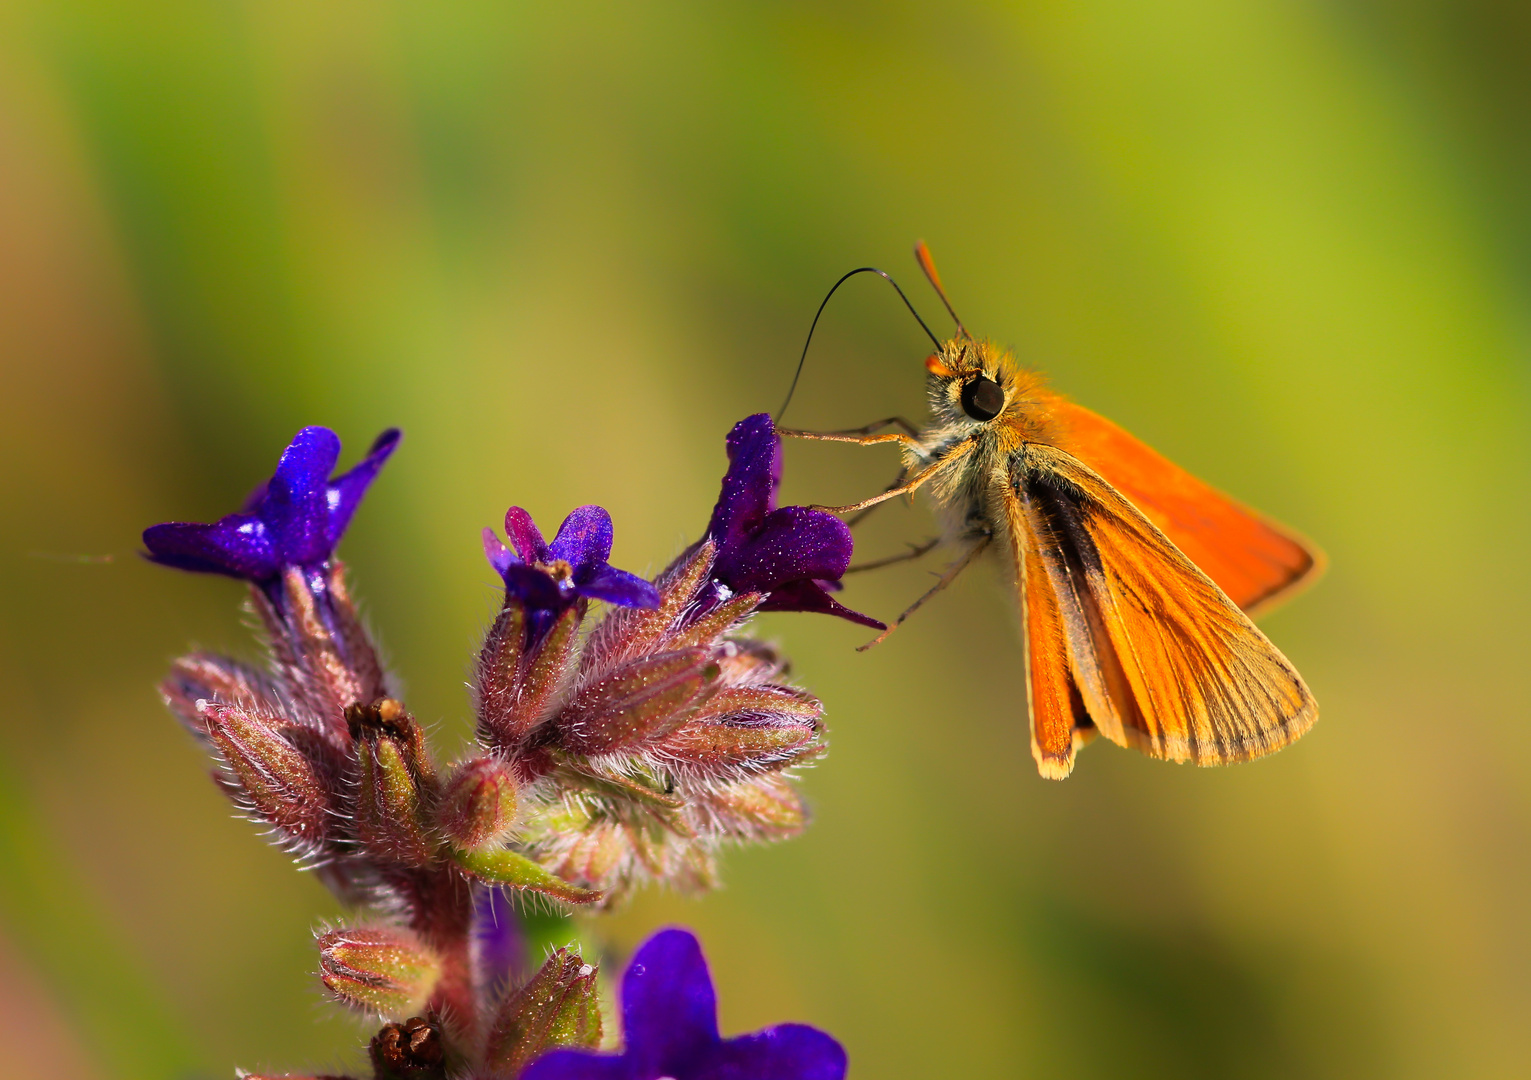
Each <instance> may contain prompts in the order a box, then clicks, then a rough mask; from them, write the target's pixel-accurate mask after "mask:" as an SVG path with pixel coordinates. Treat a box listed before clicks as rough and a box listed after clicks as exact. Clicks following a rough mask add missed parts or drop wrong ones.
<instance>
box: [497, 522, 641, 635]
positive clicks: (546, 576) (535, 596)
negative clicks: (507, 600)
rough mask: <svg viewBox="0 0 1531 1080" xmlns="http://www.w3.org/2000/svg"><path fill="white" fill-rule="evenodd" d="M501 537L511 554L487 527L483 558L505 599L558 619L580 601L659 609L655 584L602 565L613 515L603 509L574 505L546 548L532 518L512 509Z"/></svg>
mask: <svg viewBox="0 0 1531 1080" xmlns="http://www.w3.org/2000/svg"><path fill="white" fill-rule="evenodd" d="M505 535H506V536H508V537H510V542H511V544H512V545H513V546H514V547H515V550H514V551H512V550H511V549H510V548H507V547H506V546H505V545H504V544H502V543H500V538H499V537H498V536H496V535H495V534H494V530H493V529H485V530H484V554H485V555H487V556H488V557H489V564H490V565H491V566H493V567H494V568H495V570H496V571H497V572H498V573H499V575H500V577H502V578H504V579H505V592H506V595H508V596H514V597H515V598H516V599H518V600H520V601H521V602H522V603H523V604H525V605H526V607H527V610H529V611H532V612H544V613H548V615H551V616H557V615H558V614H559V613H561V612H563V611H564V610H565V609H566V608H568V607H569V606H570V605H571V604H573V603H574V602H575V600H577V599H578V598H580V597H587V598H589V599H591V600H604V601H606V602H607V603H608V604H615V605H617V606H618V607H637V608H653V607H658V606H659V592H658V590H656V589H655V588H654V586H653V585H650V584H649V583H648V582H647V581H644V580H643V579H642V578H641V577H639V576H638V575H636V574H629V573H628V572H627V571H626V570H618V569H617V568H616V567H614V566H612V565H611V564H610V563H609V562H607V561H606V560H607V558H608V557H609V556H610V555H611V515H610V514H608V513H607V512H606V511H605V509H604V508H602V507H599V506H580V507H576V508H575V509H574V510H573V511H572V512H571V513H570V514H569V516H568V517H566V518H564V520H563V524H562V525H560V526H559V527H558V535H557V536H555V537H553V542H552V543H551V544H550V543H548V542H547V541H546V540H544V539H543V538H542V533H540V532H538V531H537V526H536V525H535V524H533V523H532V516H531V515H530V514H528V513H527V512H526V511H525V510H523V509H521V508H520V507H519V506H512V507H511V508H510V509H509V510H508V511H506V513H505ZM545 617H546V616H545Z"/></svg>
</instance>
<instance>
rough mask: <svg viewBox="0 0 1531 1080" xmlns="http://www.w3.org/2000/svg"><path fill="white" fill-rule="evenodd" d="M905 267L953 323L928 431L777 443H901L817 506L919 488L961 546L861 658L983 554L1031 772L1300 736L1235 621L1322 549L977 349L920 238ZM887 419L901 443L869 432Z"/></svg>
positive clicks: (992, 352)
mask: <svg viewBox="0 0 1531 1080" xmlns="http://www.w3.org/2000/svg"><path fill="white" fill-rule="evenodd" d="M915 255H916V257H917V258H918V259H919V261H920V266H921V268H922V269H923V270H924V271H925V275H926V277H928V278H929V279H930V283H931V284H932V285H933V286H934V287H935V289H936V292H937V294H938V295H939V296H940V297H941V301H942V303H944V304H945V305H946V308H947V310H948V311H949V312H951V315H952V318H953V319H954V320H955V321H956V323H957V335H956V336H955V337H953V338H952V339H951V340H949V341H946V342H944V343H943V342H941V341H939V340H938V339H936V338H935V336H934V335H933V334H932V335H931V339H932V340H933V341H935V342H936V346H937V352H936V353H935V354H934V355H932V356H931V357H930V358H929V359H927V360H926V361H925V367H926V369H927V370H928V371H929V373H930V374H929V377H928V379H927V387H928V390H929V394H930V403H931V411H932V414H933V417H932V422H931V424H930V426H929V427H928V428H926V429H925V430H924V431H923V432H917V431H916V430H915V429H914V428H913V426H912V425H910V424H909V423H908V422H907V421H904V420H901V419H899V418H896V417H895V418H890V419H888V420H884V421H881V422H879V423H876V424H871V425H868V426H867V427H865V428H861V429H857V430H855V431H842V432H807V431H792V430H787V429H782V431H781V433H782V434H783V435H792V436H797V437H800V438H809V439H825V440H830V441H839V442H854V443H858V444H860V445H863V446H866V445H873V444H877V443H885V442H896V443H898V444H900V446H901V447H902V450H903V458H904V471H903V473H902V474H901V475H900V477H899V479H898V480H897V481H895V483H894V484H893V485H892V486H891V487H889V488H888V490H886V491H884V492H883V493H882V494H880V495H877V496H874V497H872V498H870V499H864V500H862V501H861V502H858V503H854V504H852V505H850V506H838V507H824V508H823V509H827V510H831V511H834V512H836V513H851V512H854V511H864V510H867V509H869V508H870V507H872V506H875V505H877V504H879V503H881V502H884V501H886V500H888V499H892V498H894V497H896V496H899V495H912V494H913V493H914V492H915V491H917V490H919V489H920V488H925V489H926V490H927V491H929V492H930V493H931V494H932V495H933V496H934V498H935V501H936V503H937V505H938V507H939V509H940V510H941V512H942V516H943V517H944V518H945V521H946V526H947V528H946V536H945V539H946V540H947V541H948V542H952V543H955V544H957V545H959V546H961V547H962V548H963V552H962V554H961V556H960V557H959V558H958V559H957V561H956V562H955V563H954V564H953V565H952V566H951V567H950V569H948V570H947V571H946V573H945V574H944V575H943V576H942V578H941V580H940V581H939V582H938V583H937V584H936V585H935V586H934V587H933V588H932V589H931V590H930V591H929V592H928V593H926V594H925V596H923V597H921V598H920V600H918V601H917V602H916V603H915V604H914V605H913V606H911V607H910V608H909V609H908V610H907V611H905V612H904V613H903V614H902V615H900V616H899V618H898V620H897V621H896V622H895V623H894V624H893V626H892V627H890V628H889V629H888V631H886V632H885V633H884V634H883V635H882V636H881V637H879V638H877V639H876V640H875V641H872V642H869V643H868V645H866V646H863V648H869V647H870V646H871V645H875V644H877V642H878V641H881V640H882V639H883V638H885V637H886V636H887V635H888V634H889V633H892V631H893V630H894V629H896V628H897V627H898V625H899V624H900V623H902V622H903V621H904V619H906V618H908V617H909V615H910V614H911V613H913V612H914V610H915V609H916V608H918V607H919V606H920V604H922V603H924V602H925V600H927V599H929V598H930V597H931V596H933V595H934V594H935V593H936V592H938V591H940V590H941V589H943V588H945V587H946V586H947V585H949V584H950V583H951V581H952V580H953V579H955V578H956V576H957V575H958V574H959V573H961V572H962V570H963V569H965V568H966V567H967V566H968V565H970V564H971V563H972V562H973V560H974V559H976V558H977V557H978V556H979V555H980V554H981V553H982V552H984V551H985V550H987V549H989V548H990V547H991V546H993V547H997V548H998V549H999V551H1000V552H1001V554H1002V558H1003V560H1004V565H1005V567H1006V570H1007V571H1008V572H1010V573H1013V575H1014V581H1015V589H1016V595H1017V597H1018V599H1019V602H1020V608H1021V612H1022V620H1023V630H1022V641H1023V644H1024V649H1025V656H1026V662H1027V664H1028V667H1029V673H1030V678H1029V680H1028V682H1027V690H1028V694H1027V697H1028V705H1029V708H1030V714H1031V751H1032V756H1033V757H1035V758H1036V761H1037V768H1038V770H1039V771H1040V772H1041V774H1042V775H1043V776H1045V777H1051V778H1054V779H1062V778H1064V777H1066V776H1068V775H1069V773H1070V772H1071V771H1072V770H1073V768H1074V754H1075V752H1076V751H1077V750H1078V748H1079V747H1080V746H1082V745H1083V744H1084V743H1086V742H1088V741H1089V740H1090V739H1091V738H1093V737H1094V736H1095V735H1096V734H1097V733H1099V734H1102V735H1104V736H1105V737H1106V738H1108V739H1110V740H1111V741H1112V742H1114V743H1118V744H1120V745H1122V746H1130V747H1133V748H1134V749H1137V750H1141V751H1142V752H1143V753H1145V754H1148V755H1149V756H1150V757H1156V758H1166V759H1169V760H1171V761H1192V762H1195V763H1196V764H1198V765H1222V764H1226V763H1229V762H1234V761H1247V760H1249V759H1251V758H1257V757H1261V756H1262V755H1265V754H1269V753H1272V752H1273V751H1276V750H1279V749H1280V748H1281V747H1283V746H1285V745H1287V744H1288V743H1290V742H1292V741H1293V740H1295V739H1296V738H1297V737H1298V736H1300V735H1302V734H1303V732H1305V731H1307V730H1308V728H1310V727H1312V726H1313V722H1314V721H1315V720H1316V719H1317V718H1318V703H1317V702H1316V701H1314V700H1313V695H1312V694H1311V693H1310V692H1309V691H1308V688H1307V686H1306V685H1305V684H1304V683H1303V681H1302V676H1300V675H1299V674H1298V673H1297V670H1296V669H1295V668H1294V667H1293V666H1292V664H1291V662H1290V661H1288V660H1287V658H1286V657H1285V656H1283V655H1282V654H1281V651H1280V650H1279V649H1277V648H1276V647H1275V646H1274V645H1272V644H1271V642H1270V640H1269V639H1268V638H1266V636H1265V635H1264V634H1262V633H1261V632H1260V631H1259V629H1257V628H1256V627H1255V624H1254V623H1253V622H1251V621H1250V619H1249V615H1248V614H1247V613H1248V612H1251V611H1254V610H1256V609H1260V608H1265V607H1267V606H1269V605H1270V604H1272V603H1273V602H1274V601H1276V600H1277V599H1279V598H1284V597H1287V596H1290V595H1291V594H1292V593H1293V592H1294V590H1296V589H1297V588H1298V587H1299V586H1301V585H1305V584H1308V583H1310V582H1311V581H1313V580H1314V578H1315V577H1316V576H1317V575H1318V573H1319V572H1320V570H1321V569H1322V565H1323V556H1322V554H1321V553H1320V552H1319V551H1318V550H1317V549H1316V548H1314V547H1313V546H1312V545H1311V544H1309V543H1307V542H1306V541H1304V540H1302V539H1300V538H1299V537H1297V536H1295V535H1293V534H1292V533H1290V532H1288V531H1287V530H1285V529H1283V528H1281V527H1280V526H1278V525H1276V524H1274V523H1273V522H1271V521H1268V520H1267V519H1265V518H1264V517H1262V516H1260V515H1259V514H1257V513H1255V512H1254V511H1253V510H1250V509H1249V508H1247V507H1244V506H1241V505H1240V504H1238V503H1236V502H1234V501H1233V500H1232V499H1230V498H1228V497H1227V496H1226V495H1223V494H1222V493H1221V492H1219V491H1217V490H1215V489H1213V488H1212V487H1210V486H1209V485H1207V484H1205V483H1203V482H1202V481H1200V480H1198V479H1196V477H1194V476H1192V475H1191V474H1190V473H1188V472H1186V471H1185V470H1184V469H1181V468H1179V467H1178V466H1176V465H1174V464H1172V463H1171V462H1170V461H1168V460H1167V459H1165V458H1164V457H1162V456H1160V455H1159V454H1157V453H1156V452H1154V451H1153V450H1152V449H1150V448H1149V447H1148V446H1146V445H1144V444H1143V443H1141V442H1139V441H1138V440H1137V439H1135V438H1133V437H1132V436H1131V435H1129V434H1127V432H1125V431H1123V430H1122V429H1121V428H1119V427H1117V426H1116V425H1115V424H1113V423H1111V422H1110V421H1109V420H1106V419H1104V418H1103V417H1100V416H1097V415H1096V414H1095V413H1093V412H1091V411H1090V410H1088V409H1086V408H1084V407H1083V406H1080V405H1075V404H1074V403H1073V402H1071V401H1068V400H1067V399H1065V398H1063V397H1062V396H1061V395H1059V394H1057V393H1056V392H1054V391H1052V390H1049V389H1048V388H1047V387H1046V386H1045V385H1044V384H1043V382H1042V380H1041V378H1040V377H1039V376H1038V375H1036V374H1035V373H1033V372H1029V371H1025V370H1022V369H1021V368H1020V367H1019V366H1018V365H1017V364H1016V362H1015V359H1014V358H1013V357H1012V356H1011V355H1010V354H1009V353H1008V352H1006V351H1005V350H1003V349H1001V348H999V347H998V346H996V345H994V344H992V343H990V342H987V341H979V340H976V339H975V338H974V337H973V336H972V335H971V334H969V333H968V332H967V329H966V328H965V327H964V326H963V325H962V320H960V319H958V318H957V314H956V312H955V311H952V306H951V303H950V302H949V301H948V300H947V298H946V293H945V291H944V290H943V289H942V288H941V283H940V279H939V277H938V276H937V274H936V270H935V265H934V264H933V263H932V261H931V259H930V253H929V251H928V250H926V248H925V245H924V244H920V245H919V246H918V247H916V249H915ZM865 269H870V268H865ZM857 272H859V271H853V272H852V273H857ZM873 272H875V273H879V274H881V271H873ZM849 276H851V275H846V277H847V278H848V277H849ZM881 276H883V277H886V275H881ZM844 280H846V279H845V278H842V279H841V281H842V282H843V281H844ZM889 280H890V282H891V279H889ZM836 287H837V288H838V285H837V286H836ZM896 287H897V286H895V288H896ZM832 292H833V290H831V293H832ZM902 295H903V294H902V291H900V296H902ZM827 299H828V298H826V303H827ZM905 303H906V304H907V303H908V301H907V299H906V300H905ZM822 310H823V309H822V307H821V308H820V311H822ZM910 310H911V311H913V308H912V307H911V308H910ZM915 317H916V318H918V317H919V316H918V315H916V316H915ZM815 321H817V319H815ZM921 325H922V326H923V325H924V323H923V321H922V322H921ZM811 333H812V332H811V331H810V336H811ZM926 333H927V334H928V333H930V331H929V329H928V328H927V330H926ZM805 351H806V347H805ZM789 400H790V394H789ZM894 425H898V426H901V427H903V428H904V429H905V432H906V433H899V432H894V433H885V434H874V432H877V431H879V430H881V429H884V428H888V427H890V426H894ZM933 546H934V542H933V543H932V544H928V545H923V546H921V547H919V548H916V549H914V550H913V551H912V552H910V553H909V554H908V555H905V556H896V557H894V558H893V559H885V560H881V561H879V562H877V563H872V564H867V566H866V567H864V568H865V569H870V568H871V567H873V566H882V565H886V564H888V563H890V562H895V561H899V560H901V559H904V558H913V557H917V556H918V555H922V554H924V553H925V552H926V551H928V550H930V548H931V547H933ZM853 569H856V568H854V567H853Z"/></svg>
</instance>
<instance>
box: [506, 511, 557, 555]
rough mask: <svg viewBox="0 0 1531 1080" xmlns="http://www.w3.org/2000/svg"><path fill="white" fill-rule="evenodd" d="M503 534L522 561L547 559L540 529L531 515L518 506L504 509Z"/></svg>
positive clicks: (545, 545)
mask: <svg viewBox="0 0 1531 1080" xmlns="http://www.w3.org/2000/svg"><path fill="white" fill-rule="evenodd" d="M505 535H506V536H507V537H508V538H509V539H510V543H511V546H512V547H514V548H515V549H516V554H517V555H519V556H521V561H522V562H528V563H534V562H545V561H547V553H548V545H547V541H546V540H544V539H543V538H542V530H540V529H538V528H537V523H536V522H535V521H533V520H532V515H531V514H529V513H527V512H526V511H525V510H523V509H521V507H519V506H512V507H511V508H510V509H509V510H507V511H505Z"/></svg>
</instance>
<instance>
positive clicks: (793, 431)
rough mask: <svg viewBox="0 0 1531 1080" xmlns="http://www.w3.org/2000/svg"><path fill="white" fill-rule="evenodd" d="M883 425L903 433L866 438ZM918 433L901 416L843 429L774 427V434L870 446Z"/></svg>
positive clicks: (895, 440) (915, 428)
mask: <svg viewBox="0 0 1531 1080" xmlns="http://www.w3.org/2000/svg"><path fill="white" fill-rule="evenodd" d="M885 427H901V428H903V429H904V435H899V434H898V433H897V432H893V433H890V434H886V435H877V436H875V437H874V438H868V436H872V435H873V433H874V432H878V431H881V430H882V429H883V428H885ZM919 433H920V429H919V428H917V427H915V426H914V425H913V424H911V423H910V422H909V421H907V420H905V419H904V418H903V417H902V416H888V417H884V418H883V419H881V420H875V421H873V422H872V423H870V424H867V425H866V426H865V427H859V428H846V429H845V430H843V431H804V430H802V429H801V428H783V427H779V428H777V429H776V434H778V435H787V436H790V437H791V438H794V439H822V440H824V441H826V442H853V443H860V444H861V445H863V446H871V445H872V444H874V443H880V442H899V441H902V440H904V439H905V438H906V437H907V438H909V439H913V438H915V437H916V436H918V435H919Z"/></svg>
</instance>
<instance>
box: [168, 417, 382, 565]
mask: <svg viewBox="0 0 1531 1080" xmlns="http://www.w3.org/2000/svg"><path fill="white" fill-rule="evenodd" d="M399 439H400V434H399V432H398V430H397V429H389V430H388V431H385V432H383V434H382V435H380V436H379V437H378V439H377V440H376V441H375V442H374V443H373V444H372V449H371V450H370V451H369V452H368V454H367V456H366V457H365V458H363V459H362V461H361V462H360V463H358V464H357V465H356V466H355V467H354V468H352V469H351V470H350V471H349V472H347V473H345V474H343V475H341V476H339V477H336V478H335V479H334V480H333V481H331V480H329V479H328V477H329V473H330V470H331V469H332V468H334V466H335V462H336V460H337V459H338V458H339V456H340V440H339V438H337V437H336V435H335V433H334V432H333V431H330V430H329V429H328V428H323V427H306V428H304V429H303V430H301V431H299V432H298V433H297V435H295V436H293V440H292V442H291V443H290V444H288V446H287V449H285V450H284V451H283V452H282V456H281V459H280V460H279V461H278V462H277V466H276V471H275V472H274V473H273V474H272V476H271V478H270V479H268V480H267V481H266V482H265V483H263V484H261V485H260V486H259V487H257V488H256V489H255V491H254V492H253V493H252V494H251V496H250V498H249V499H248V500H246V503H245V507H244V509H243V510H241V511H239V512H238V513H234V514H229V515H226V516H225V517H223V518H220V519H219V520H218V521H215V522H213V523H211V524H208V525H202V524H195V523H190V522H170V523H168V524H164V525H155V526H153V527H151V528H149V529H146V530H144V536H143V539H144V546H145V547H147V548H148V549H149V558H150V559H151V560H152V561H154V562H158V563H162V564H164V565H166V566H174V567H177V568H179V569H182V570H196V571H201V572H205V573H216V574H227V575H229V576H231V577H237V578H243V579H245V580H247V581H253V582H255V583H257V584H261V585H266V586H269V585H270V584H271V583H272V582H273V581H275V580H276V579H277V578H278V577H279V576H280V575H281V573H282V568H283V567H285V566H299V567H303V568H304V569H305V570H313V569H314V568H316V567H318V566H320V565H321V564H322V563H324V562H325V560H327V559H328V558H329V557H330V555H331V553H333V551H334V550H335V545H336V544H337V543H338V542H339V540H340V537H341V534H342V533H344V532H345V528H346V526H347V525H348V524H349V523H350V520H351V516H352V515H353V514H354V513H355V512H356V507H357V505H358V504H359V503H360V502H361V498H362V496H363V495H364V494H365V493H366V490H367V486H368V485H369V484H371V482H372V480H373V479H374V478H375V477H376V476H377V472H378V470H379V469H380V468H382V465H383V463H384V462H385V461H387V460H388V456H389V455H390V454H392V453H393V450H394V448H395V447H396V446H397V445H398V443H399Z"/></svg>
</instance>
